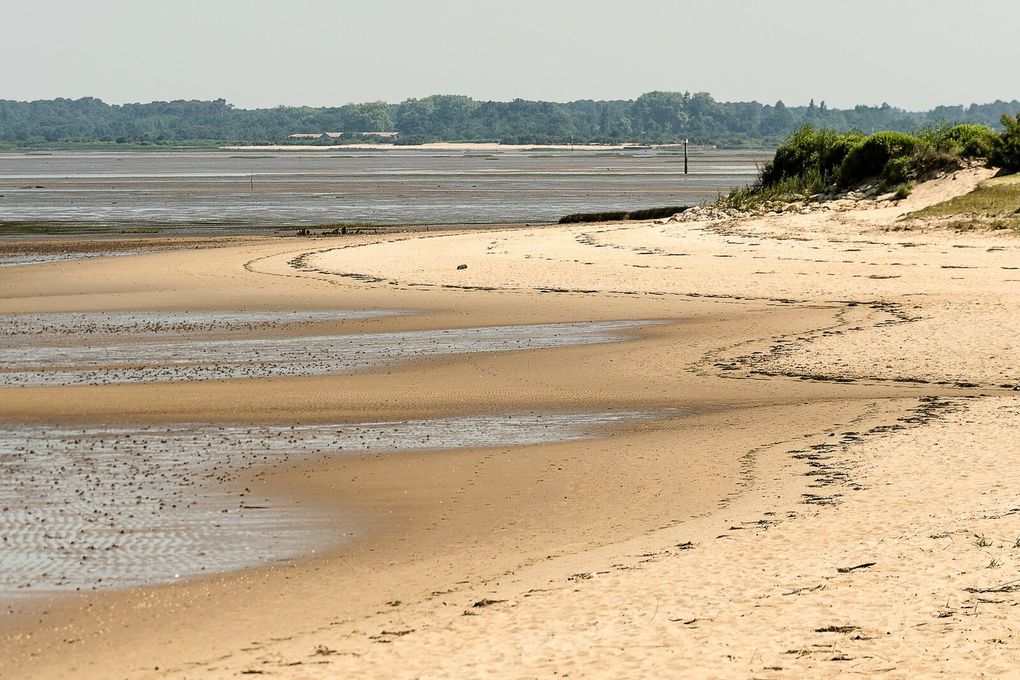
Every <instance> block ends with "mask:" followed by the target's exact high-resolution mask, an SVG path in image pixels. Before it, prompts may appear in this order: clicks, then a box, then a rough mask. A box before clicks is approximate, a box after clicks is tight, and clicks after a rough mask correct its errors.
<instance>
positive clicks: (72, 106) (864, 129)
mask: <svg viewBox="0 0 1020 680" xmlns="http://www.w3.org/2000/svg"><path fill="white" fill-rule="evenodd" d="M1018 112H1020V101H1017V100H1013V101H1010V102H1005V101H996V102H992V103H990V104H972V105H970V106H966V107H964V106H939V107H936V108H934V109H932V110H930V111H905V110H903V109H899V108H895V107H892V106H889V105H888V104H883V105H881V106H855V107H854V108H852V109H835V108H829V107H828V106H826V104H825V102H821V103H818V104H816V103H815V102H814V101H811V102H810V103H809V104H808V105H807V106H786V105H785V104H784V103H783V102H782V101H777V102H776V103H775V104H761V103H759V102H719V101H716V100H715V99H713V98H712V96H711V95H709V94H707V93H704V92H699V93H694V94H691V93H689V92H648V93H646V94H643V95H641V96H640V97H638V98H637V99H636V100H610V101H592V100H579V101H573V102H567V103H558V102H542V101H526V100H523V99H515V100H513V101H510V102H494V101H476V100H474V99H472V98H470V97H464V96H458V95H434V96H431V97H424V98H421V99H408V100H406V101H403V102H401V103H400V104H387V103H385V102H367V103H361V104H348V105H346V106H340V107H324V108H313V107H307V106H297V107H294V106H280V107H276V108H271V109H240V108H235V107H234V106H232V105H231V104H228V103H227V102H226V101H225V100H223V99H217V100H215V101H171V102H151V103H148V104H123V105H111V104H106V103H104V102H103V101H101V100H99V99H95V98H92V97H86V98H82V99H50V100H40V101H33V102H19V101H10V100H0V142H5V143H7V144H8V145H25V146H30V145H34V144H57V143H71V144H73V143H83V144H84V143H130V144H188V143H195V142H220V143H281V142H286V141H288V140H287V138H288V135H291V134H294V133H319V132H341V131H342V132H344V133H345V135H344V137H343V139H345V140H353V141H357V140H359V139H365V137H364V135H365V134H366V133H371V132H383V131H397V132H399V133H400V134H399V136H398V137H396V138H395V140H392V141H394V143H398V144H400V143H404V144H407V143H418V142H425V141H494V142H503V143H526V144H542V143H612V142H640V143H670V142H677V141H680V140H682V139H684V138H688V139H690V141H691V142H692V143H695V144H716V145H719V146H752V145H765V146H769V145H776V144H778V143H779V142H781V141H782V140H783V139H785V138H786V137H788V136H789V135H790V134H792V133H793V132H794V131H796V130H797V129H799V128H800V127H801V126H802V125H805V124H810V125H814V126H817V127H824V128H831V129H833V130H840V131H845V130H856V131H859V132H861V133H872V132H875V131H878V130H895V131H903V132H914V131H917V130H919V129H923V128H925V127H929V126H932V125H935V124H940V123H976V124H985V125H990V126H995V127H998V126H999V121H1000V117H1001V116H1002V114H1004V113H1010V114H1016V113H1018ZM305 143H307V142H305Z"/></svg>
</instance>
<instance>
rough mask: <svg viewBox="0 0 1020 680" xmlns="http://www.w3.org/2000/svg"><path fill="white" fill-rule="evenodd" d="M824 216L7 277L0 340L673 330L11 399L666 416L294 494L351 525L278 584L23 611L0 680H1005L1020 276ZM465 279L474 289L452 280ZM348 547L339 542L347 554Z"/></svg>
mask: <svg viewBox="0 0 1020 680" xmlns="http://www.w3.org/2000/svg"><path fill="white" fill-rule="evenodd" d="M979 176H980V171H969V172H966V173H962V174H960V175H959V176H957V177H955V178H946V179H945V180H942V181H940V182H937V183H935V184H933V185H930V186H925V187H921V188H919V190H918V191H917V192H916V193H915V194H914V195H913V196H912V197H911V198H910V199H908V200H906V201H903V202H902V203H900V204H896V205H893V204H889V205H884V206H877V207H874V208H873V209H870V210H863V209H861V208H860V206H857V207H855V208H854V209H850V208H853V206H847V208H848V209H847V210H845V211H835V210H833V211H822V210H815V211H813V212H812V213H810V214H807V215H800V214H783V215H771V216H765V217H760V218H748V219H725V220H705V221H700V222H699V221H696V220H693V219H688V220H687V221H672V222H667V223H636V224H618V225H583V226H570V227H554V228H542V229H512V230H491V229H489V230H484V231H474V232H465V233H444V234H439V235H415V236H401V235H391V236H384V237H365V238H351V239H336V240H334V241H326V240H316V241H309V242H302V241H298V240H294V239H291V240H279V241H260V242H252V243H248V244H242V245H234V246H228V247H224V248H217V249H215V250H197V251H191V252H187V253H180V252H163V253H154V254H147V255H139V256H128V257H121V258H117V259H116V260H109V261H106V260H102V259H99V260H83V261H76V262H62V263H53V264H45V265H36V266H30V267H19V268H14V269H11V270H9V271H5V272H0V277H2V294H0V312H27V311H66V310H118V309H124V310H130V309H167V310H173V309H281V310H282V309H318V310H321V309H350V308H357V309H365V308H369V309H402V310H409V311H411V312H412V313H410V314H406V315H402V316H397V317H387V318H380V319H365V320H356V321H348V322H345V323H344V324H343V327H342V328H343V331H344V332H352V333H359V332H371V331H375V330H406V329H414V328H448V327H458V326H483V325H490V324H501V323H537V322H549V321H581V320H595V319H598V320H614V319H659V320H665V321H666V323H664V324H661V325H656V326H650V327H647V328H646V329H645V330H644V331H642V333H641V334H640V337H639V338H638V339H635V340H633V341H630V342H625V343H619V344H612V345H597V346H586V347H575V348H567V349H549V350H537V351H533V352H527V353H503V354H489V355H466V356H460V357H438V358H431V359H425V360H421V361H417V362H412V363H405V364H401V365H398V366H392V367H388V368H386V369H384V370H378V371H374V372H370V373H365V374H357V375H342V376H322V377H305V378H286V379H274V380H235V381H224V382H214V383H180V384H160V385H144V384H143V385H120V386H86V387H54V388H24V389H7V390H2V391H0V419H2V420H3V421H4V422H5V423H29V422H46V423H52V422H73V423H86V422H87V423H93V424H103V423H111V422H131V423H147V422H197V421H201V422H236V421H239V420H243V421H245V422H256V421H258V422H270V423H286V422H335V421H344V422H347V421H352V420H355V421H356V420H360V419H370V418H383V417H399V418H412V417H414V418H420V417H432V416H446V415H455V414H470V413H502V412H514V411H526V410H548V411H585V412H592V411H600V410H619V409H642V410H663V409H680V410H679V411H669V413H670V415H669V416H668V417H663V418H661V419H658V420H655V421H653V422H651V423H646V424H630V425H626V426H620V427H617V428H616V429H614V430H613V431H611V432H609V433H606V434H605V435H604V436H602V437H600V438H598V439H595V440H592V441H586V442H568V443H560V444H548V445H538V446H529V447H510V448H507V447H500V448H495V449H478V450H459V451H441V452H416V453H407V454H398V455H393V456H387V457H376V456H361V457H357V456H351V457H345V458H336V457H333V458H321V459H311V460H303V461H297V462H291V463H288V464H286V465H279V466H276V467H271V468H267V469H261V470H258V471H256V472H254V473H251V474H250V475H249V476H248V478H246V479H244V480H242V481H241V482H240V483H241V484H245V485H247V486H251V487H252V489H253V491H254V493H255V495H257V496H259V497H261V498H266V499H270V500H271V501H272V502H274V503H278V504H293V505H294V506H295V507H296V508H303V509H314V510H315V511H317V512H320V513H325V514H326V515H327V516H334V517H336V521H337V526H338V527H339V526H341V525H342V524H343V523H344V522H348V523H349V522H350V520H351V518H356V520H357V521H358V522H359V537H358V538H357V539H356V540H354V541H353V542H351V543H348V544H345V545H344V546H342V547H330V546H323V548H322V550H321V551H318V552H317V553H316V554H315V555H309V556H307V557H306V558H305V559H302V560H299V561H296V562H293V563H290V564H287V565H281V566H277V567H272V568H262V569H254V570H248V571H243V572H237V573H228V574H222V575H218V576H214V577H210V578H206V579H201V580H193V581H187V582H183V583H177V584H173V585H168V586H158V587H150V588H139V589H131V590H121V591H108V592H99V593H94V594H88V595H80V596H74V597H70V596H67V597H59V598H53V599H44V600H26V601H17V602H11V603H6V604H5V608H4V609H5V612H4V616H3V618H2V619H0V635H2V638H0V648H2V650H3V652H2V654H0V677H19V678H20V677H40V678H50V677H75V678H80V677H86V678H88V677H96V678H106V677H174V678H191V677H203V678H205V677H214V678H215V677H233V676H236V675H238V674H241V673H251V674H266V675H271V676H273V677H286V678H315V677H477V676H485V677H500V678H503V677H549V676H553V675H564V676H565V675H571V676H574V677H578V676H581V677H603V676H604V677H645V676H648V675H651V674H661V673H668V674H669V675H671V676H683V677H791V678H799V677H824V676H829V675H837V674H842V673H846V674H854V675H862V674H863V675H874V674H880V673H881V674H883V675H885V676H888V677H925V676H935V675H949V676H954V677H960V676H964V677H975V676H994V677H1001V676H1004V675H1008V674H1010V673H1011V672H1015V669H1016V668H1017V667H1018V663H1020V636H1018V631H1017V626H1018V623H1017V622H1018V621H1020V609H1017V604H1018V602H1020V543H1018V539H1020V496H1018V495H1017V488H1020V438H1018V435H1017V431H1018V430H1017V427H1018V426H1020V397H1017V396H1016V392H1014V391H1013V389H1012V388H1013V386H1015V385H1016V384H1017V383H1020V370H1018V368H1017V363H1016V350H1017V347H1018V343H1020V337H1018V330H1017V324H1016V319H1017V318H1020V296H1018V295H1017V284H1018V283H1020V270H1018V269H1017V267H1018V266H1020V243H1018V242H1017V241H1016V239H1015V238H1014V239H1011V238H1003V237H996V236H994V235H980V234H971V235H960V234H953V233H947V232H927V231H922V232H917V231H896V230H891V229H890V227H894V226H895V225H896V220H897V218H898V217H899V216H900V215H902V214H904V213H906V212H907V211H909V210H911V209H914V208H916V207H920V206H921V205H924V204H927V203H931V202H935V201H938V200H940V199H942V198H944V197H947V196H950V195H953V194H955V193H959V192H960V191H963V190H965V189H966V188H967V187H968V186H970V185H972V184H973V183H974V182H976V181H977V179H978V178H979ZM461 264H466V265H467V268H466V269H458V265H461ZM338 530H339V529H338Z"/></svg>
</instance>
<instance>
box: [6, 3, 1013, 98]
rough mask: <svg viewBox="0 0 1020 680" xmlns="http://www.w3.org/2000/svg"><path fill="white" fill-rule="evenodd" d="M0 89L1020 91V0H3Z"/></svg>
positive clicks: (749, 94) (55, 93)
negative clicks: (738, 0) (967, 0)
mask: <svg viewBox="0 0 1020 680" xmlns="http://www.w3.org/2000/svg"><path fill="white" fill-rule="evenodd" d="M0 19H2V22H3V25H4V31H3V34H4V35H3V38H2V39H0V74H2V77H0V99H43V98H52V97H74V98H77V97H82V96H95V97H99V98H101V99H103V100H105V101H108V102H111V103H122V102H128V101H131V102H134V101H150V100H155V99H215V98H218V97H223V98H225V99H227V101H229V102H231V103H233V104H235V105H237V106H242V107H255V106H259V107H262V106H275V105H278V104H307V105H312V106H326V105H340V104H345V103H348V102H352V101H370V100H377V99H382V100H386V101H389V102H398V101H401V100H403V99H405V98H408V97H420V96H424V95H428V94H436V93H442V94H466V95H470V96H472V97H475V98H476V99H499V100H508V99H513V98H516V97H522V98H525V99H546V100H555V101H568V100H572V99H588V98H590V99H631V98H633V97H636V96H637V95H639V94H641V93H642V92H646V91H649V90H690V91H707V92H710V93H712V95H714V96H715V97H716V99H719V100H726V101H732V100H751V99H757V100H759V101H762V102H765V103H771V102H774V101H775V100H776V99H782V100H784V101H785V102H786V103H787V104H806V103H807V101H808V100H809V99H811V98H814V99H815V100H816V101H821V100H825V101H826V102H828V104H829V105H830V106H836V107H845V106H852V105H854V104H858V103H863V104H880V103H882V102H889V103H891V104H893V105H895V106H901V107H904V108H909V109H926V108H930V107H931V106H934V105H936V104H955V103H970V102H973V101H977V102H987V101H992V100H995V99H1007V100H1009V99H1014V98H1020V76H1018V73H1017V65H1018V63H1020V41H1018V38H1017V35H1018V33H1017V31H1018V27H1020V0H970V2H963V1H961V0H856V1H849V0H847V1H843V2H835V1H828V2H826V1H824V0H770V1H765V0H760V1H756V0H748V1H746V2H736V1H734V0H704V1H701V2H691V1H687V2H685V1H680V0H677V1H674V2H668V1H666V0H626V1H609V0H512V1H510V0H504V1H500V2H495V1H491V2H487V1H486V0H475V1H473V2H469V1H467V0H357V1H344V0H336V1H329V0H286V1H284V0H33V1H30V0H0Z"/></svg>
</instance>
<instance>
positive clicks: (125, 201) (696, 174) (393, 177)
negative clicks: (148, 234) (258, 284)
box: [0, 149, 766, 231]
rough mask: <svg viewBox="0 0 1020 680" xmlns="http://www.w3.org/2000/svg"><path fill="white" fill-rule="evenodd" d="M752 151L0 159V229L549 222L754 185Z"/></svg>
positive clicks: (759, 156) (757, 155)
mask: <svg viewBox="0 0 1020 680" xmlns="http://www.w3.org/2000/svg"><path fill="white" fill-rule="evenodd" d="M765 155H766V154H765V153H763V152H757V151H718V150H704V149H697V150H694V151H693V153H692V156H691V161H690V171H691V172H690V174H688V175H684V174H683V157H682V155H681V154H680V153H679V152H678V151H676V150H650V149H644V150H641V149H639V150H627V151H608V150H607V151H590V150H580V151H552V150H549V151H545V150H539V151H517V150H501V151H494V152H487V153H478V152H463V151H446V152H439V151H415V150H400V149H394V150H389V151H385V152H364V151H325V152H270V153H263V152H259V153H238V152H224V151H204V152H162V151H160V152H156V151H153V152H117V153H114V152H59V151H54V152H50V153H46V154H24V153H5V154H0V222H33V221H45V222H56V223H74V222H79V223H88V224H91V225H94V226H102V225H105V226H107V227H111V228H116V229H123V228H126V227H127V228H131V229H135V228H147V227H157V228H159V229H161V230H184V231H202V230H206V231H207V230H209V229H217V230H219V231H236V230H243V229H245V228H249V229H250V228H259V227H278V226H288V225H300V226H310V225H326V224H336V223H363V224H380V225H396V224H494V223H505V222H549V221H555V220H557V219H559V218H560V217H562V216H563V215H566V214H568V213H574V212H594V211H607V210H635V209H640V208H649V207H657V206H667V205H693V204H696V203H699V202H701V201H704V200H711V199H714V198H715V197H716V196H717V195H718V194H719V193H725V192H727V191H728V190H729V189H730V188H732V187H734V186H738V185H743V184H746V183H748V182H750V181H751V180H753V179H754V177H755V174H756V172H757V163H758V162H760V161H762V160H763V159H764V158H765Z"/></svg>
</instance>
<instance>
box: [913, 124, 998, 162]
mask: <svg viewBox="0 0 1020 680" xmlns="http://www.w3.org/2000/svg"><path fill="white" fill-rule="evenodd" d="M919 137H920V138H921V140H922V141H924V142H926V143H927V144H929V145H930V146H931V147H933V148H934V149H935V150H936V151H941V152H944V153H948V154H951V155H954V156H960V157H962V158H988V156H989V154H991V153H992V150H993V149H994V148H995V143H996V140H998V138H999V135H998V134H996V132H995V130H993V129H991V128H990V127H986V126H984V125H965V124H959V125H937V126H935V127H932V128H929V129H928V130H924V131H923V132H921V133H920V135H919Z"/></svg>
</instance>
